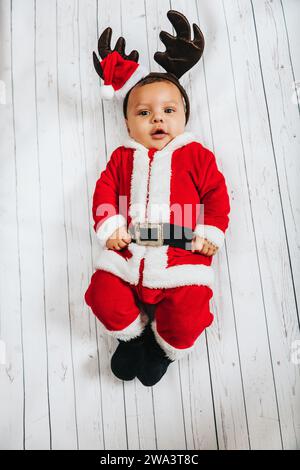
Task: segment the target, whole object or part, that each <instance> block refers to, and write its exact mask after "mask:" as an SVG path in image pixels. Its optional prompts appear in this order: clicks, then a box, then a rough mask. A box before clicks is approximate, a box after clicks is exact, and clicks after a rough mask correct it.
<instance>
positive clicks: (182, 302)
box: [85, 132, 230, 360]
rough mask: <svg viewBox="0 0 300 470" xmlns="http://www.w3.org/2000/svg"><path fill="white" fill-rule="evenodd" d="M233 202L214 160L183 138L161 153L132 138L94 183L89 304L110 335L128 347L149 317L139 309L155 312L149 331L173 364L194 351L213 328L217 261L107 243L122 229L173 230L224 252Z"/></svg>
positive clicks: (191, 140) (190, 135)
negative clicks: (96, 250)
mask: <svg viewBox="0 0 300 470" xmlns="http://www.w3.org/2000/svg"><path fill="white" fill-rule="evenodd" d="M229 212H230V204H229V196H228V192H227V187H226V182H225V178H224V176H223V175H222V173H221V172H220V171H219V169H218V167H217V164H216V160H215V156H214V155H213V153H212V152H210V151H209V150H208V149H206V148H204V147H203V146H202V145H201V143H199V142H197V139H196V138H195V136H194V134H193V133H191V132H184V133H183V134H181V135H179V136H177V137H175V138H174V139H173V140H172V141H171V142H169V143H168V144H167V145H166V146H165V147H164V148H163V149H162V150H160V151H158V150H156V149H147V148H145V147H144V146H143V145H142V144H140V143H138V142H136V141H134V140H133V139H131V138H129V139H127V141H126V142H125V144H124V146H121V147H118V148H117V149H116V150H115V151H114V152H113V153H112V155H111V158H110V160H109V162H108V164H107V166H106V169H105V170H104V171H103V172H102V173H101V175H100V178H99V179H98V181H97V183H96V188H95V192H94V197H93V217H94V222H95V223H94V228H95V231H96V234H97V237H98V239H99V241H100V247H101V253H100V256H99V258H98V260H97V262H96V266H95V268H96V271H95V273H94V274H93V276H92V279H91V283H90V285H89V288H88V290H87V292H86V294H85V300H86V302H87V304H88V305H89V306H90V307H91V309H92V311H93V313H94V314H95V315H96V316H97V318H98V319H99V320H100V323H101V325H102V326H103V327H104V329H105V331H106V332H107V333H109V334H111V335H113V336H115V337H116V338H119V339H124V340H129V339H131V338H133V337H136V336H138V335H140V334H141V332H142V330H143V328H144V326H145V323H146V322H147V321H148V317H146V315H145V314H144V312H143V310H142V309H141V308H140V302H142V303H146V304H152V305H155V319H154V320H153V321H152V324H151V326H152V329H153V331H154V334H155V337H156V340H157V341H158V343H159V344H160V346H161V347H162V348H163V349H164V351H165V352H166V354H167V356H168V357H170V359H172V360H175V359H179V358H180V357H182V356H183V355H185V354H186V353H187V352H189V351H191V350H192V349H193V348H194V346H195V342H196V339H197V338H198V337H199V336H200V334H201V333H202V331H203V330H204V329H205V328H206V327H207V326H209V325H210V324H211V322H212V321H213V314H212V313H211V312H210V308H209V300H210V298H211V297H212V295H213V291H212V287H213V280H214V273H213V268H212V267H211V263H212V256H210V257H207V256H204V255H202V254H200V253H192V252H191V250H190V245H187V247H186V248H187V249H183V248H177V247H172V246H169V245H163V246H161V247H153V246H141V245H138V244H136V243H133V242H131V243H130V244H129V245H128V246H127V247H126V248H124V249H122V250H120V251H118V250H109V249H107V247H106V241H107V239H108V238H109V237H110V235H111V234H112V233H113V232H114V231H115V230H116V229H117V228H118V227H121V226H123V225H125V226H126V227H128V226H129V225H130V224H131V223H136V222H145V221H146V220H147V221H148V222H152V223H160V222H163V223H171V224H176V225H180V226H184V227H188V228H189V229H192V230H193V231H194V233H195V234H198V235H201V236H204V237H206V238H207V239H208V240H210V241H212V242H213V243H215V244H216V245H217V246H218V247H219V248H221V246H222V245H223V243H224V234H225V231H226V229H227V227H228V223H229V217H228V215H229Z"/></svg>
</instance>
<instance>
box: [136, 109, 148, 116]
mask: <svg viewBox="0 0 300 470" xmlns="http://www.w3.org/2000/svg"><path fill="white" fill-rule="evenodd" d="M143 113H149V111H145V110H144V111H140V112H139V113H138V115H139V116H147V114H143Z"/></svg>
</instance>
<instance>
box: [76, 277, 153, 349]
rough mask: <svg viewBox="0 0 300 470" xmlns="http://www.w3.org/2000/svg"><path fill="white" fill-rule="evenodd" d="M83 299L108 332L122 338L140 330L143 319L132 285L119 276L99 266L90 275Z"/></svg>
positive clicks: (129, 337)
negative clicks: (89, 281)
mask: <svg viewBox="0 0 300 470" xmlns="http://www.w3.org/2000/svg"><path fill="white" fill-rule="evenodd" d="M85 301H86V303H87V304H88V305H89V306H90V307H91V309H92V311H93V313H94V314H95V315H96V317H97V318H98V320H100V322H101V323H102V324H103V325H104V327H105V328H106V332H107V333H110V334H112V335H113V336H115V337H117V338H119V339H123V340H127V339H128V340H129V339H131V338H134V337H136V336H139V335H140V334H141V333H142V331H143V329H144V326H145V322H146V318H145V316H143V315H140V309H139V307H138V306H137V303H136V298H135V295H134V292H133V289H132V287H131V286H130V284H128V283H127V282H125V281H123V279H121V278H119V277H118V276H115V275H114V274H112V273H109V272H107V271H103V270H101V269H98V270H97V271H96V272H95V273H94V274H93V275H92V278H91V283H90V285H89V288H88V289H87V291H86V293H85Z"/></svg>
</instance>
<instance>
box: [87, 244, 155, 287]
mask: <svg viewBox="0 0 300 470" xmlns="http://www.w3.org/2000/svg"><path fill="white" fill-rule="evenodd" d="M128 250H129V251H130V252H131V253H132V255H133V256H132V258H130V259H128V260H126V259H125V258H123V257H122V256H121V255H119V254H118V253H117V252H115V251H114V250H109V249H107V248H104V249H103V250H102V252H101V254H100V256H99V257H98V259H97V261H96V263H95V268H96V269H103V270H104V271H107V272H109V273H112V274H115V275H116V276H119V277H120V278H121V279H123V280H124V281H127V282H129V283H130V284H134V285H137V284H138V282H139V268H140V263H141V260H142V258H143V256H144V254H145V251H146V248H145V247H144V246H140V245H137V244H136V243H129V245H128Z"/></svg>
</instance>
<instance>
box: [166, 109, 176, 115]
mask: <svg viewBox="0 0 300 470" xmlns="http://www.w3.org/2000/svg"><path fill="white" fill-rule="evenodd" d="M165 111H166V112H167V113H168V114H170V113H171V112H172V111H174V112H175V109H173V108H166V109H165Z"/></svg>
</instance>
